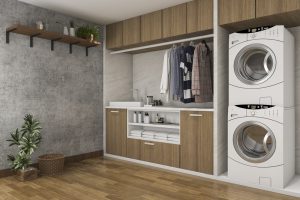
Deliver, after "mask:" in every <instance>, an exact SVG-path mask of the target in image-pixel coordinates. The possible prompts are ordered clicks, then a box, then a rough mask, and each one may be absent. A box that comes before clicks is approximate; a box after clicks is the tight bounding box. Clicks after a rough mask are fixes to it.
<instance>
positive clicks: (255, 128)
mask: <svg viewBox="0 0 300 200" xmlns="http://www.w3.org/2000/svg"><path fill="white" fill-rule="evenodd" d="M233 145H234V148H235V150H236V152H237V153H238V154H239V156H240V157H241V158H243V159H244V160H246V161H248V162H251V163H262V162H265V161H267V160H269V159H270V158H271V157H272V155H273V154H274V152H275V149H276V140H275V136H274V134H273V133H272V131H271V129H270V128H268V127H267V126H266V125H264V124H262V123H260V122H245V123H243V124H241V125H240V126H239V127H238V128H237V129H236V131H235V132H234V136H233Z"/></svg>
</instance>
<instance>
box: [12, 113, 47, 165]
mask: <svg viewBox="0 0 300 200" xmlns="http://www.w3.org/2000/svg"><path fill="white" fill-rule="evenodd" d="M41 129H42V127H41V126H40V123H39V122H38V121H37V120H36V119H34V118H33V116H32V115H25V117H24V124H23V125H22V128H21V130H19V129H16V131H15V132H13V133H11V134H10V135H11V139H9V140H7V141H8V142H10V144H9V146H17V147H18V149H19V151H18V153H17V155H16V156H13V155H8V156H7V159H8V160H9V161H10V162H11V168H12V169H14V170H20V169H22V170H24V169H26V168H27V167H28V166H29V165H30V164H31V155H32V154H33V152H34V151H35V150H36V149H37V148H38V146H39V144H40V143H41V140H42V137H41Z"/></svg>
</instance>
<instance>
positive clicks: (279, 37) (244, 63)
mask: <svg viewBox="0 0 300 200" xmlns="http://www.w3.org/2000/svg"><path fill="white" fill-rule="evenodd" d="M294 51H295V50H294V37H293V35H292V34H291V33H290V32H289V31H288V30H287V29H285V28H284V26H274V27H272V28H270V29H267V30H263V31H260V32H255V33H233V34H231V35H230V36H229V105H237V104H268V105H278V106H282V107H293V106H294V104H295V100H294V90H295V89H294V88H295V83H294V81H295V79H294V76H295V66H294V65H295V61H294V59H295V56H294V54H295V52H294Z"/></svg>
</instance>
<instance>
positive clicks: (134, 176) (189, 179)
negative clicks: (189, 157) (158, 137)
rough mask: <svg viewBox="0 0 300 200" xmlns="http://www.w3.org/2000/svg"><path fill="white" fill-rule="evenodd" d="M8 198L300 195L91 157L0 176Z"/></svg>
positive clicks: (212, 199) (2, 194)
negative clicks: (33, 175)
mask: <svg viewBox="0 0 300 200" xmlns="http://www.w3.org/2000/svg"><path fill="white" fill-rule="evenodd" d="M0 199H1V200H2V199H6V200H15V199H22V200H27V199H30V200H44V199H45V200H46V199H47V200H58V199H59V200H60V199H62V200H67V199H68V200H71V199H72V200H77V199H78V200H79V199H80V200H90V199H94V200H101V199H104V200H121V199H122V200H123V199H128V200H177V199H180V200H195V199H199V200H292V199H299V198H293V197H288V196H283V195H278V194H274V193H270V192H264V191H260V190H255V189H249V188H245V187H241V186H236V185H231V184H227V183H222V182H217V181H212V180H208V179H203V178H199V177H193V176H188V175H181V174H176V173H173V172H167V171H163V170H158V169H153V168H148V167H143V166H141V165H136V164H131V163H127V162H123V161H114V160H107V159H104V160H102V159H89V160H85V161H82V162H80V163H74V164H71V165H69V166H67V168H66V171H65V173H64V175H62V176H59V177H55V178H53V177H40V178H38V179H37V180H34V181H30V182H25V183H22V182H19V181H17V180H16V179H15V178H14V177H8V178H3V179H0Z"/></svg>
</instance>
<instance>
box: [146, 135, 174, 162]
mask: <svg viewBox="0 0 300 200" xmlns="http://www.w3.org/2000/svg"><path fill="white" fill-rule="evenodd" d="M141 160H144V161H147V162H153V163H157V164H162V165H167V166H172V167H179V145H175V144H166V143H160V142H152V141H142V142H141Z"/></svg>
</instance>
